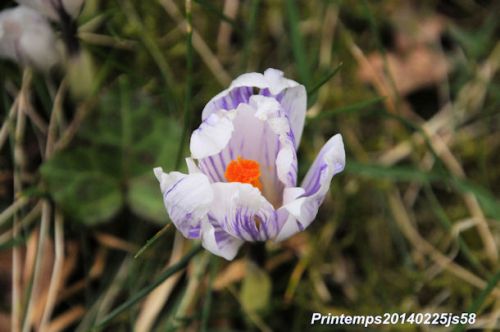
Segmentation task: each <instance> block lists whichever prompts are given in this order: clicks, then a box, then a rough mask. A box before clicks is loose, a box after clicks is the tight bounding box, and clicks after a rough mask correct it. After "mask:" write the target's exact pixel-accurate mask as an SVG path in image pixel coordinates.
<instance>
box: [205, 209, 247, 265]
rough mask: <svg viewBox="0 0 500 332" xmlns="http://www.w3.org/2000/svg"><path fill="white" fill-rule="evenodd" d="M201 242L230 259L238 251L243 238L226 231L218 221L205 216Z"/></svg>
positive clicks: (208, 248) (209, 249)
mask: <svg viewBox="0 0 500 332" xmlns="http://www.w3.org/2000/svg"><path fill="white" fill-rule="evenodd" d="M201 243H202V245H203V247H204V248H205V249H207V250H208V251H210V252H211V253H212V254H214V255H217V256H221V257H224V258H225V259H227V260H229V261H230V260H232V259H233V258H234V257H235V256H236V254H237V253H238V249H239V248H240V246H241V245H242V244H243V240H240V239H238V238H236V237H234V236H232V235H231V234H229V233H227V232H226V231H224V230H223V229H222V227H220V226H219V224H218V223H217V222H216V221H214V220H212V221H210V220H208V218H205V219H204V220H203V221H202V235H201Z"/></svg>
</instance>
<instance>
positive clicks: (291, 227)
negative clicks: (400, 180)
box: [154, 69, 345, 260]
mask: <svg viewBox="0 0 500 332" xmlns="http://www.w3.org/2000/svg"><path fill="white" fill-rule="evenodd" d="M306 98H307V96H306V90H305V88H304V86H303V85H300V84H298V83H297V82H295V81H292V80H289V79H286V78H284V77H283V73H282V72H281V71H279V70H275V69H268V70H266V71H265V72H264V74H260V73H247V74H243V75H241V76H240V77H238V78H237V79H235V80H234V81H233V82H232V83H231V85H230V87H229V88H228V89H227V90H224V91H222V92H221V93H219V94H218V95H217V96H215V97H214V98H212V100H210V101H209V103H208V104H207V105H206V106H205V108H204V109H203V113H202V120H203V121H202V123H201V125H200V127H199V128H198V129H196V130H195V131H194V132H193V134H192V136H191V143H190V150H191V158H187V159H186V161H187V165H188V170H189V174H182V173H180V172H171V173H164V172H163V170H162V169H161V168H160V167H158V168H155V169H154V173H155V175H156V177H157V179H158V181H159V182H160V187H161V191H162V193H163V201H164V204H165V207H166V210H167V212H168V214H169V216H170V219H171V220H172V222H173V223H174V224H175V226H176V227H177V229H178V230H179V231H180V232H181V233H182V234H183V235H184V236H185V237H187V238H191V239H198V238H201V241H202V245H203V246H204V247H205V248H206V249H207V250H209V251H211V252H212V253H214V254H215V255H219V256H222V257H224V258H226V259H227V260H232V259H233V258H234V257H235V256H236V254H237V251H238V249H239V247H240V246H241V245H242V244H243V242H244V241H251V242H252V241H266V240H273V241H281V240H284V239H286V238H288V237H290V236H292V235H294V234H295V233H297V232H300V231H302V230H304V229H305V228H306V227H307V226H309V224H311V222H312V221H313V220H314V218H315V217H316V214H317V213H318V208H319V206H320V205H321V203H322V202H323V200H324V198H325V196H326V194H327V193H328V190H329V187H330V181H331V179H332V177H333V176H334V175H335V174H337V173H339V172H341V171H342V170H343V169H344V165H345V152H344V145H343V142H342V137H341V136H340V135H339V134H337V135H335V136H333V137H332V138H330V140H328V142H327V143H326V144H325V145H324V146H323V148H322V149H321V151H320V152H319V154H318V156H317V157H316V159H315V161H314V162H313V164H312V166H311V168H310V170H309V171H308V172H307V174H306V176H305V178H304V180H303V181H302V185H301V186H300V187H298V186H297V168H298V167H297V155H296V152H297V147H298V145H299V142H300V137H301V135H302V130H303V127H304V121H305V113H306Z"/></svg>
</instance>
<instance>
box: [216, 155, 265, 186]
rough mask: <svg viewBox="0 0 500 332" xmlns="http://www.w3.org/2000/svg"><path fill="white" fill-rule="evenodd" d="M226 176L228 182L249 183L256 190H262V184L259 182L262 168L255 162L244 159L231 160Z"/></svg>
mask: <svg viewBox="0 0 500 332" xmlns="http://www.w3.org/2000/svg"><path fill="white" fill-rule="evenodd" d="M224 176H225V177H226V180H227V181H228V182H241V183H249V184H251V185H252V186H254V187H255V188H258V189H259V190H262V184H261V183H260V180H259V176H260V166H259V163H258V162H256V161H255V160H251V159H243V158H241V157H238V158H237V159H235V160H231V162H230V163H229V165H227V168H226V173H225V174H224Z"/></svg>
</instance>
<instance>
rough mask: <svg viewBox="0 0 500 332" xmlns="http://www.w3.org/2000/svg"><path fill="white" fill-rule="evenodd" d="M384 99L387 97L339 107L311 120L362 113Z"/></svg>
mask: <svg viewBox="0 0 500 332" xmlns="http://www.w3.org/2000/svg"><path fill="white" fill-rule="evenodd" d="M384 99H385V97H375V98H372V99H368V100H365V101H361V102H359V103H355V104H352V105H347V106H343V107H338V108H336V109H334V110H331V111H326V112H321V113H319V114H318V115H317V116H315V117H314V118H311V119H310V120H312V121H314V120H317V119H323V118H326V117H329V116H334V115H338V114H342V113H356V112H360V111H362V110H364V109H365V108H367V107H369V106H373V105H377V104H378V103H380V102H381V101H383V100H384Z"/></svg>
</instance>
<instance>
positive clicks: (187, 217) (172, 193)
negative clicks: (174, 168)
mask: <svg viewBox="0 0 500 332" xmlns="http://www.w3.org/2000/svg"><path fill="white" fill-rule="evenodd" d="M154 173H155V175H156V178H157V179H158V181H159V182H160V188H161V192H162V194H163V203H164V204H165V208H166V209H167V212H168V215H169V216H170V219H171V220H172V222H173V223H174V225H175V226H176V227H177V229H178V230H179V231H180V232H181V233H182V234H183V235H184V236H185V237H187V238H198V237H199V232H200V227H201V220H202V219H203V218H205V217H206V215H207V212H208V210H209V208H210V205H211V204H212V201H213V197H214V195H213V191H212V188H211V185H210V181H209V180H208V178H207V177H206V176H205V175H204V174H202V173H195V174H190V175H186V174H182V173H179V172H171V173H164V172H163V171H162V169H161V168H160V167H157V168H155V169H154Z"/></svg>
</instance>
